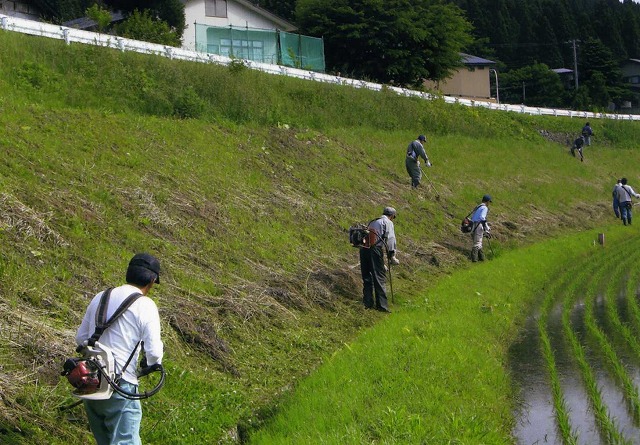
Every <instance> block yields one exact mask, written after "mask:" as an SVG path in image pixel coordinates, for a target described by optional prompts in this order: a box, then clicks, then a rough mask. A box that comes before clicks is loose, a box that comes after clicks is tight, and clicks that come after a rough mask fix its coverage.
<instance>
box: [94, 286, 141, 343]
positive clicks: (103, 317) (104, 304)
mask: <svg viewBox="0 0 640 445" xmlns="http://www.w3.org/2000/svg"><path fill="white" fill-rule="evenodd" d="M112 290H113V288H112V287H110V288H109V289H107V290H105V291H104V292H103V293H102V297H100V304H99V305H98V310H97V311H96V330H95V331H94V333H93V335H92V336H91V337H90V338H89V340H88V342H87V344H88V345H89V346H95V344H96V342H97V341H98V339H99V338H100V336H101V335H102V333H103V332H104V331H105V329H107V328H108V327H109V326H111V325H112V324H113V322H114V321H116V319H117V318H118V317H119V316H120V315H122V314H123V313H124V312H125V311H126V310H127V309H129V306H131V305H132V304H133V302H134V301H136V300H137V299H138V298H139V297H141V296H142V294H141V293H140V292H134V293H132V294H131V295H129V296H128V297H127V298H126V299H125V300H124V301H123V302H122V304H121V305H120V306H119V307H118V309H116V311H115V312H114V313H113V315H112V316H111V318H109V320H107V308H108V306H109V298H110V297H111V291H112Z"/></svg>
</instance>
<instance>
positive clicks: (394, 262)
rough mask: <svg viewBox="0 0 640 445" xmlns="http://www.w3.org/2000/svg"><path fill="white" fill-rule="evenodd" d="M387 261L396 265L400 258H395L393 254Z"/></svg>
mask: <svg viewBox="0 0 640 445" xmlns="http://www.w3.org/2000/svg"><path fill="white" fill-rule="evenodd" d="M389 262H390V263H391V264H393V265H394V266H397V265H398V264H400V260H399V259H397V258H396V256H395V255H394V256H392V257H391V258H390V259H389Z"/></svg>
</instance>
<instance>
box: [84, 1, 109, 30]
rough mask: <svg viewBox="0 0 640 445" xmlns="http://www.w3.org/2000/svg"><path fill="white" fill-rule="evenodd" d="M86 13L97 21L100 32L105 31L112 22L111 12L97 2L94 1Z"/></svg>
mask: <svg viewBox="0 0 640 445" xmlns="http://www.w3.org/2000/svg"><path fill="white" fill-rule="evenodd" d="M85 13H86V14H87V17H89V18H90V19H91V20H93V21H94V22H96V23H97V26H98V32H103V31H104V30H105V29H107V27H108V26H109V25H110V24H111V13H110V12H109V11H107V10H106V9H104V8H101V7H100V5H98V4H97V3H94V4H93V6H91V7H90V8H88V9H87V10H86V12H85Z"/></svg>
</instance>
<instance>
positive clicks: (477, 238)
mask: <svg viewBox="0 0 640 445" xmlns="http://www.w3.org/2000/svg"><path fill="white" fill-rule="evenodd" d="M490 202H491V195H484V196H483V197H482V202H481V203H480V204H479V205H478V207H476V208H475V210H474V211H473V215H471V222H472V223H473V229H472V230H471V238H472V239H473V247H472V249H471V261H473V262H474V263H475V262H476V261H484V252H483V251H482V240H483V239H484V237H485V236H486V237H487V238H491V233H490V232H491V227H489V224H488V223H487V214H488V213H489V203H490Z"/></svg>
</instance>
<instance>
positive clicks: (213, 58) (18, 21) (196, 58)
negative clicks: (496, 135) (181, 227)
mask: <svg viewBox="0 0 640 445" xmlns="http://www.w3.org/2000/svg"><path fill="white" fill-rule="evenodd" d="M0 29H3V30H6V31H15V32H21V33H24V34H30V35H35V36H41V37H49V38H52V39H59V40H64V41H65V42H66V43H67V44H68V45H69V44H71V43H72V42H77V43H84V44H88V45H98V46H104V47H108V48H113V49H117V50H120V51H134V52H138V53H143V54H155V55H158V56H163V57H168V58H170V59H179V60H187V61H191V62H199V63H215V64H218V65H229V64H230V63H232V61H233V59H231V58H229V57H225V56H219V55H217V54H205V53H201V52H197V51H190V50H185V49H181V48H175V47H173V46H166V45H159V44H156V43H149V42H143V41H140V40H132V39H125V38H123V37H118V36H112V35H109V34H101V33H96V32H91V31H83V30H79V29H74V28H67V27H64V26H59V25H52V24H49V23H43V22H37V21H33V20H26V19H22V18H18V17H11V16H7V15H1V14H0ZM243 63H244V64H245V65H246V66H247V67H248V68H251V69H255V70H259V71H262V72H265V73H270V74H277V75H284V76H289V77H296V78H299V79H305V80H312V81H316V82H326V83H332V84H338V85H347V86H352V87H355V88H367V89H370V90H374V91H380V90H382V89H383V88H387V89H389V90H392V91H394V92H396V93H397V94H399V95H402V96H409V97H419V98H422V99H428V100H432V99H436V98H440V97H441V96H436V95H433V94H430V93H425V92H423V91H415V90H410V89H407V88H399V87H393V86H386V85H385V86H383V85H381V84H378V83H373V82H366V81H364V80H357V79H349V78H346V77H340V76H332V75H329V74H322V73H316V72H313V71H306V70H301V69H297V68H291V67H286V66H281V65H272V64H267V63H259V62H254V61H251V60H243ZM442 99H444V101H445V102H446V103H450V104H460V105H464V106H468V107H482V108H488V109H491V110H499V111H511V112H514V113H523V114H531V115H539V116H542V115H546V116H566V117H580V118H588V119H616V120H640V115H634V114H618V113H593V112H590V111H573V110H564V109H554V108H539V107H528V106H525V105H511V104H497V103H494V102H487V101H481V100H473V99H463V98H457V97H451V96H442Z"/></svg>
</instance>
